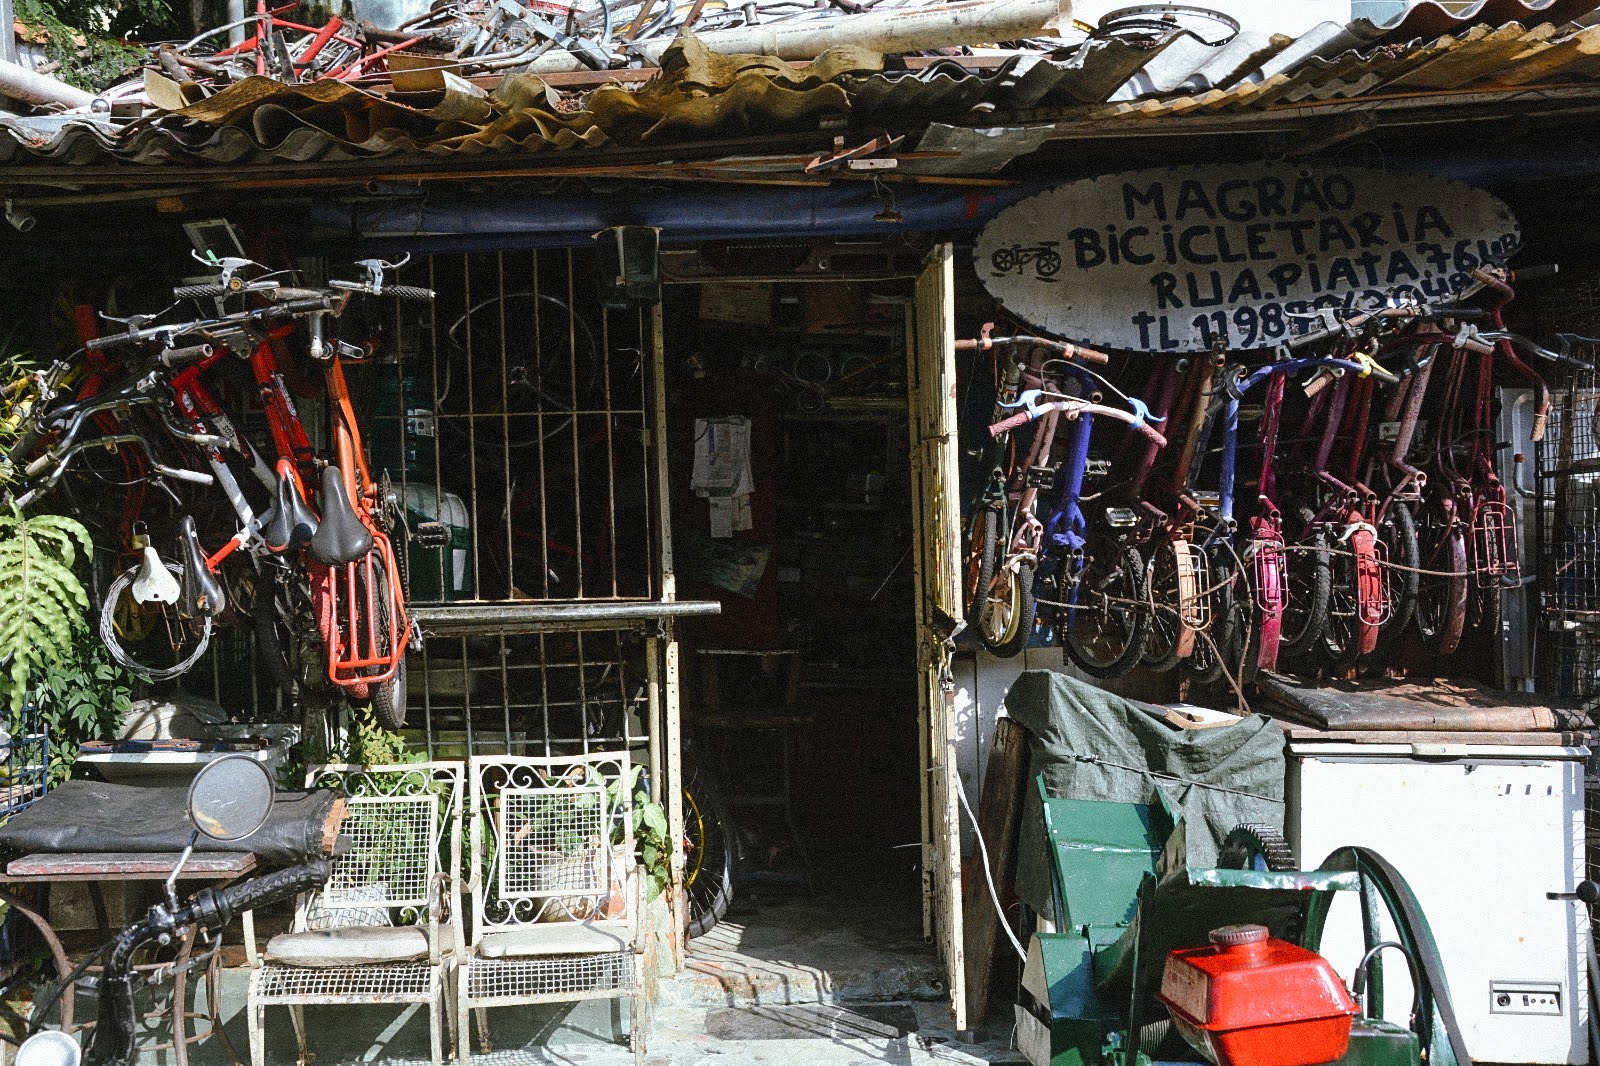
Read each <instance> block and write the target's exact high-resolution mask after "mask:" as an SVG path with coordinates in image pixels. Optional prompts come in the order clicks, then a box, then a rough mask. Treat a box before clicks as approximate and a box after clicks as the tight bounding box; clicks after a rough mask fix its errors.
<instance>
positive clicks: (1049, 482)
mask: <svg viewBox="0 0 1600 1066" xmlns="http://www.w3.org/2000/svg"><path fill="white" fill-rule="evenodd" d="M1026 481H1027V486H1028V488H1030V489H1048V488H1053V487H1054V486H1055V483H1056V468H1055V467H1053V466H1030V467H1029V468H1028V475H1027V478H1026Z"/></svg>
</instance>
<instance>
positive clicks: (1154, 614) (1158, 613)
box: [1143, 543, 1183, 673]
mask: <svg viewBox="0 0 1600 1066" xmlns="http://www.w3.org/2000/svg"><path fill="white" fill-rule="evenodd" d="M1145 594H1146V595H1147V596H1148V597H1149V603H1150V604H1151V608H1150V635H1149V636H1148V637H1147V638H1146V640H1145V650H1144V658H1143V662H1144V665H1145V666H1146V667H1148V668H1149V669H1151V670H1155V671H1157V672H1159V673H1165V672H1167V671H1168V670H1171V669H1173V668H1175V667H1176V666H1177V665H1178V663H1179V662H1180V661H1182V659H1183V657H1182V656H1181V655H1179V654H1178V627H1179V626H1180V625H1182V624H1183V623H1182V621H1181V620H1180V618H1179V614H1178V608H1177V603H1178V567H1177V556H1176V555H1175V554H1174V552H1173V549H1172V545H1171V544H1170V543H1163V544H1161V545H1159V546H1157V548H1156V549H1155V551H1154V552H1152V553H1151V555H1150V561H1149V562H1148V563H1146V564H1145Z"/></svg>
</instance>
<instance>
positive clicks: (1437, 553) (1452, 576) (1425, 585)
mask: <svg viewBox="0 0 1600 1066" xmlns="http://www.w3.org/2000/svg"><path fill="white" fill-rule="evenodd" d="M1417 552H1418V554H1419V555H1420V556H1421V557H1422V569H1423V570H1425V571H1434V573H1425V574H1422V575H1419V576H1420V577H1421V578H1423V579H1425V580H1421V581H1420V582H1419V585H1418V589H1417V611H1416V620H1417V631H1418V632H1419V633H1420V634H1421V635H1422V640H1423V643H1424V644H1426V645H1427V647H1428V649H1429V650H1430V651H1432V652H1433V653H1434V654H1436V655H1449V654H1450V653H1451V652H1453V651H1455V650H1456V648H1457V647H1458V646H1459V645H1460V643H1461V634H1462V631H1463V630H1464V629H1465V627H1466V621H1467V544H1466V538H1465V537H1463V536H1462V535H1461V531H1460V530H1459V529H1456V528H1455V527H1454V524H1453V523H1451V522H1450V521H1448V520H1447V519H1446V516H1445V513H1444V508H1443V507H1441V506H1439V504H1438V502H1437V501H1429V503H1427V504H1426V505H1424V506H1423V508H1422V512H1421V514H1420V515H1419V516H1418V522H1417ZM1441 575H1442V576H1441Z"/></svg>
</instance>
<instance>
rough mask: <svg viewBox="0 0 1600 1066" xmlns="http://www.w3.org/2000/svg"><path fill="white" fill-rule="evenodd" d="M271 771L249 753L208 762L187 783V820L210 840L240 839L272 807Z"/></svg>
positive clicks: (265, 815)
mask: <svg viewBox="0 0 1600 1066" xmlns="http://www.w3.org/2000/svg"><path fill="white" fill-rule="evenodd" d="M272 793H273V787H272V774H271V773H270V772H269V771H268V770H267V768H266V767H265V766H263V765H261V764H260V763H258V762H256V761H255V760H254V759H252V758H250V757H249V756H248V755H227V756H224V757H223V758H221V759H218V760H217V761H216V762H212V763H207V764H206V765H205V766H204V767H203V768H202V769H201V771H200V772H199V773H198V774H195V775H194V783H193V784H191V785H190V786H189V820H190V821H191V822H193V823H194V827H195V828H196V829H198V830H200V832H202V833H204V834H205V835H206V836H208V837H210V838H211V839H212V840H239V839H242V838H243V837H247V836H249V835H250V834H251V833H254V832H255V831H256V830H257V829H260V828H261V826H262V823H264V822H265V821H266V820H267V814H268V813H269V812H270V811H271V810H272Z"/></svg>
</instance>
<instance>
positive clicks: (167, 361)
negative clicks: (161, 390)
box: [156, 344, 212, 370]
mask: <svg viewBox="0 0 1600 1066" xmlns="http://www.w3.org/2000/svg"><path fill="white" fill-rule="evenodd" d="M211 351H212V349H211V345H209V344H196V345H192V346H190V347H188V348H169V349H167V350H166V351H164V352H162V353H161V354H160V355H158V356H156V362H158V363H160V364H161V365H162V366H164V367H166V368H167V369H169V370H176V369H177V368H179V367H183V366H191V365H193V364H195V363H203V362H205V361H206V360H207V359H210V358H211Z"/></svg>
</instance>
